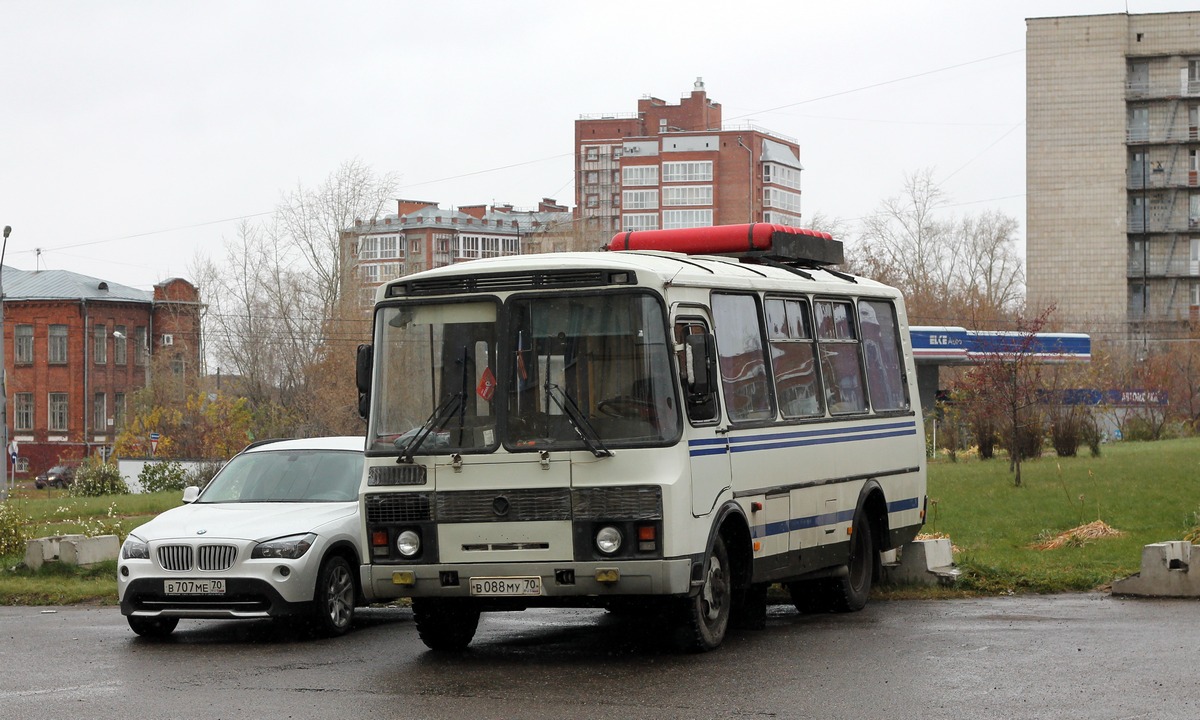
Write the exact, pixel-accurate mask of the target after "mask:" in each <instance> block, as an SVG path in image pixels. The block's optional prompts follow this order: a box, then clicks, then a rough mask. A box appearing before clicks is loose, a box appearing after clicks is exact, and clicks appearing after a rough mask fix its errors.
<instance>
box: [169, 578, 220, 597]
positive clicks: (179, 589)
mask: <svg viewBox="0 0 1200 720" xmlns="http://www.w3.org/2000/svg"><path fill="white" fill-rule="evenodd" d="M163 592H164V593H166V594H167V595H224V594H225V581H224V580H164V581H163Z"/></svg>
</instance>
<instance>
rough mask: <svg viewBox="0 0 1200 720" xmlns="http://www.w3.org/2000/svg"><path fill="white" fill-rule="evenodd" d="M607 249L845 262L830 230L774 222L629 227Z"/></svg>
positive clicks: (818, 264) (814, 263) (815, 264)
mask: <svg viewBox="0 0 1200 720" xmlns="http://www.w3.org/2000/svg"><path fill="white" fill-rule="evenodd" d="M605 249H607V250H660V251H666V252H678V253H684V254H685V255H733V256H737V257H743V258H756V257H764V258H771V259H774V260H777V261H779V262H783V263H798V264H801V265H808V266H813V267H823V266H826V265H841V264H842V263H843V262H844V261H845V255H844V253H843V252H842V241H841V240H834V239H833V236H832V235H830V234H829V233H827V232H821V231H819V230H809V229H807V228H798V227H791V226H788V225H775V224H773V223H749V224H743V225H714V226H712V227H697V228H682V229H679V230H630V231H628V232H623V233H618V234H617V235H614V236H613V238H612V240H610V241H609V243H608V245H607V246H605Z"/></svg>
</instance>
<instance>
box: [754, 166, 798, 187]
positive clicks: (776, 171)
mask: <svg viewBox="0 0 1200 720" xmlns="http://www.w3.org/2000/svg"><path fill="white" fill-rule="evenodd" d="M763 182H765V183H770V184H772V185H782V186H784V187H786V188H791V189H793V190H799V189H800V171H799V170H798V169H796V168H792V167H788V166H786V165H779V164H776V163H763Z"/></svg>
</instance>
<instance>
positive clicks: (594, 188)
mask: <svg viewBox="0 0 1200 720" xmlns="http://www.w3.org/2000/svg"><path fill="white" fill-rule="evenodd" d="M802 170H803V167H802V166H801V165H800V146H799V144H798V143H797V141H796V140H795V139H793V138H789V137H786V136H784V135H780V134H778V133H774V132H771V131H769V130H765V129H763V128H759V127H756V126H753V125H748V124H746V125H724V124H723V123H722V118H721V105H720V103H716V102H713V101H711V100H709V98H708V94H707V92H706V90H705V88H704V81H703V79H701V78H697V79H696V82H695V84H694V86H693V88H692V91H691V92H690V93H689V94H688V95H685V96H684V97H682V98H681V99H680V101H679V103H678V104H670V103H667V102H665V101H663V100H661V99H659V98H655V97H645V98H642V99H641V100H639V101H638V109H637V112H635V113H624V114H623V113H612V114H600V115H583V116H581V117H580V118H579V119H578V120H576V121H575V205H576V208H575V214H576V217H577V218H578V219H579V221H580V229H581V232H582V233H585V234H587V235H595V236H600V237H602V236H604V235H609V236H611V235H612V234H613V233H614V232H620V231H623V230H652V229H659V228H664V229H666V228H687V227H704V226H709V225H728V224H735V223H746V222H770V223H779V224H784V225H799V224H800V222H801V221H800V217H801V213H800V173H801V171H802Z"/></svg>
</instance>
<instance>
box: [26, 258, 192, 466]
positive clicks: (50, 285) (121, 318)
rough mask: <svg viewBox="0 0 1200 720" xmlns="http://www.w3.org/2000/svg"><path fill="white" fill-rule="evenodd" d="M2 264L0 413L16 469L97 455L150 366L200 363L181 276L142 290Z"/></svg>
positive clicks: (184, 367) (187, 369) (187, 367)
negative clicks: (0, 400)
mask: <svg viewBox="0 0 1200 720" xmlns="http://www.w3.org/2000/svg"><path fill="white" fill-rule="evenodd" d="M3 272H4V276H3V287H4V297H3V302H4V347H5V357H4V363H5V367H6V370H7V372H6V383H5V384H6V391H7V392H6V398H7V408H8V413H7V417H6V421H7V423H8V435H9V437H10V438H11V439H13V440H15V441H16V442H17V447H18V452H17V462H16V470H17V476H18V477H26V476H29V475H33V474H36V473H39V472H42V471H44V470H46V469H47V468H49V467H50V466H52V465H55V464H57V463H58V462H59V461H60V460H69V459H78V458H82V457H84V456H85V455H90V454H95V453H102V454H107V453H108V452H109V451H110V450H111V448H112V445H113V441H114V440H115V439H116V436H117V434H118V433H120V431H121V429H122V427H123V426H124V423H125V418H126V413H127V412H128V411H129V403H130V400H131V397H132V395H133V393H134V392H136V391H138V390H140V389H141V388H143V387H145V386H146V385H147V383H149V382H150V379H151V373H152V372H155V371H157V372H171V373H174V374H178V375H185V374H194V373H197V372H198V371H199V369H200V298H199V293H198V292H197V290H196V288H195V286H193V285H192V284H191V283H189V282H188V281H186V280H182V279H179V278H173V279H171V280H167V281H165V282H162V283H159V284H158V285H155V286H154V290H153V291H152V292H148V291H145V290H138V289H135V288H131V287H126V286H124V285H118V284H116V283H110V282H105V281H104V280H100V279H97V278H93V277H88V276H86V275H80V274H77V273H73V272H67V271H65V270H42V271H38V272H28V271H23V270H18V269H16V268H12V267H5V268H4V271H3Z"/></svg>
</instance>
